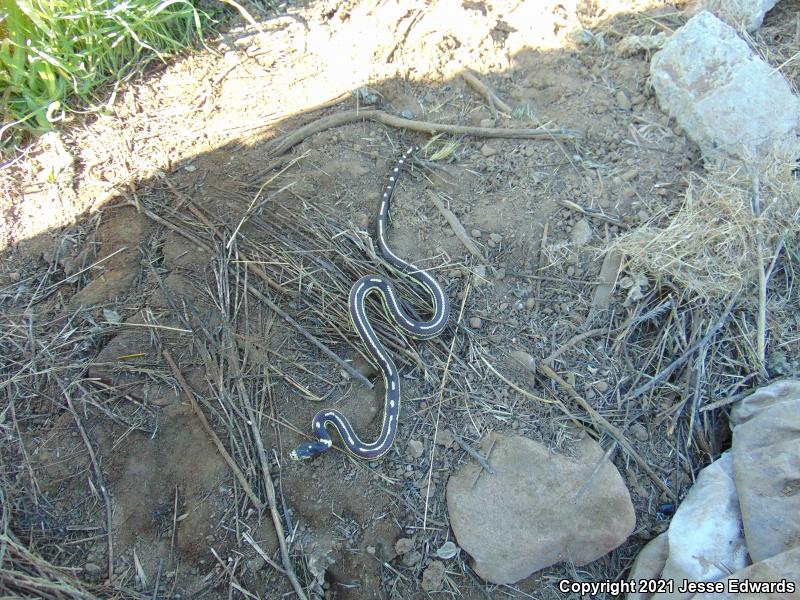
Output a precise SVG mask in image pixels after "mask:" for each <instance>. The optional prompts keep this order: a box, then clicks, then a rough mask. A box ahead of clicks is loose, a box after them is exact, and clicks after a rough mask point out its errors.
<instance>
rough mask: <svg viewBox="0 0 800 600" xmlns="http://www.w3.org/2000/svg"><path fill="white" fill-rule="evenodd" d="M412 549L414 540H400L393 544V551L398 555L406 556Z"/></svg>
mask: <svg viewBox="0 0 800 600" xmlns="http://www.w3.org/2000/svg"><path fill="white" fill-rule="evenodd" d="M413 549H414V540H412V539H411V538H400V539H399V540H397V542H395V544H394V551H395V552H397V553H398V554H400V555H403V554H408V553H409V552H411V551H412V550H413Z"/></svg>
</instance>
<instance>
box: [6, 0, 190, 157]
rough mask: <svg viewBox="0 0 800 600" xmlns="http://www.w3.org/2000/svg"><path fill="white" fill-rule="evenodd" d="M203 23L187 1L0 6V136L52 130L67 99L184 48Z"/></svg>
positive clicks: (44, 1)
mask: <svg viewBox="0 0 800 600" xmlns="http://www.w3.org/2000/svg"><path fill="white" fill-rule="evenodd" d="M204 19H205V15H204V14H202V13H200V12H199V11H197V10H196V9H195V7H194V5H193V4H192V3H191V2H190V1H189V0H123V1H122V2H120V1H114V0H3V1H2V2H0V112H2V116H3V121H4V123H6V125H5V126H4V127H3V129H2V130H0V134H3V133H5V132H6V131H7V130H10V131H11V132H12V134H11V136H9V138H10V137H13V136H14V135H16V136H19V134H20V133H21V132H22V131H28V132H39V131H46V130H48V129H51V128H52V123H53V121H55V120H57V119H58V118H59V113H60V109H61V107H62V106H67V105H69V103H70V102H72V101H73V98H77V99H79V100H80V102H81V103H83V104H90V103H91V102H92V93H93V90H95V89H96V88H97V86H99V85H101V84H103V83H106V82H108V81H110V80H119V79H122V78H123V77H125V76H126V75H128V74H129V73H131V72H132V71H133V70H135V69H136V68H139V67H140V66H141V65H142V64H143V63H145V62H147V61H149V60H151V59H152V58H153V57H159V58H161V53H162V52H174V51H176V50H179V49H181V48H185V47H186V46H188V45H190V44H191V43H192V41H193V39H194V37H195V35H197V36H200V35H201V34H202V26H203V25H202V24H203V20H204ZM3 137H6V136H3ZM0 143H3V140H2V138H0Z"/></svg>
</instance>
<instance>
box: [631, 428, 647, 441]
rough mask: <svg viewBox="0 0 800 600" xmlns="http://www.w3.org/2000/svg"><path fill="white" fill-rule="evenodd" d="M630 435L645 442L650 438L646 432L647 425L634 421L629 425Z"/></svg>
mask: <svg viewBox="0 0 800 600" xmlns="http://www.w3.org/2000/svg"><path fill="white" fill-rule="evenodd" d="M631 435H632V436H633V437H634V438H635V439H637V440H638V441H640V442H646V441H647V440H649V439H650V434H649V433H647V427H645V426H644V425H642V424H641V423H634V424H633V425H631Z"/></svg>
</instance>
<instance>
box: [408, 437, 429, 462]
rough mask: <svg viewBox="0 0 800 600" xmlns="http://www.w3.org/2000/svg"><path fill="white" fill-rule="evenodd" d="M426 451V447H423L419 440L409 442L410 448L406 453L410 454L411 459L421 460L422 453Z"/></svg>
mask: <svg viewBox="0 0 800 600" xmlns="http://www.w3.org/2000/svg"><path fill="white" fill-rule="evenodd" d="M424 451H425V446H423V445H422V442H420V441H419V440H410V441H409V442H408V446H407V447H406V452H407V453H408V455H409V456H411V458H419V457H420V456H422V453H423V452H424Z"/></svg>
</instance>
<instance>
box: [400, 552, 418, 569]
mask: <svg viewBox="0 0 800 600" xmlns="http://www.w3.org/2000/svg"><path fill="white" fill-rule="evenodd" d="M421 560H422V554H420V553H419V551H417V550H412V551H411V552H406V553H405V554H404V555H403V564H404V565H405V566H407V567H416V566H417V564H418V563H419V561H421Z"/></svg>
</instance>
